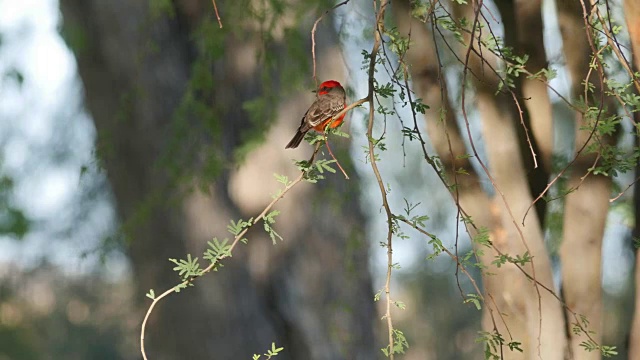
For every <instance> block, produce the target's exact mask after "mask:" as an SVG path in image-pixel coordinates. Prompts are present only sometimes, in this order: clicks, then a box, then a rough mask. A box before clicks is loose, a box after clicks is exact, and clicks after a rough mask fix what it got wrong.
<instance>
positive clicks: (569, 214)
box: [556, 0, 616, 359]
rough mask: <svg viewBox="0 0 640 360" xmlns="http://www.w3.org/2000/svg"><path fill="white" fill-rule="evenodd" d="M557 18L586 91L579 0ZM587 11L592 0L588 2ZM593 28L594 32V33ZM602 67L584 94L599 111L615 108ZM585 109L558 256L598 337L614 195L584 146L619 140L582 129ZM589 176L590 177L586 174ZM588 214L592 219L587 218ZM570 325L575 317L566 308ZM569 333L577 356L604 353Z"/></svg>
mask: <svg viewBox="0 0 640 360" xmlns="http://www.w3.org/2000/svg"><path fill="white" fill-rule="evenodd" d="M556 5H557V8H558V23H559V24H560V32H561V35H562V40H563V51H564V55H565V59H566V61H567V68H568V70H569V73H570V74H571V95H572V99H573V100H574V101H576V100H579V99H581V98H582V97H584V95H583V94H584V81H585V79H586V77H587V73H588V72H589V71H590V70H589V69H590V64H589V62H590V59H591V56H592V51H593V50H592V48H591V46H590V45H589V41H588V38H587V33H586V31H591V29H585V22H584V17H585V15H584V13H583V11H584V10H583V8H582V5H581V3H580V2H576V1H569V0H559V1H557V2H556ZM584 6H585V7H586V9H587V11H589V9H590V3H589V2H586V1H585V2H584ZM594 34H595V33H594ZM600 71H602V69H601V68H600V69H599V70H596V71H593V73H592V76H591V77H590V78H589V81H590V82H591V83H592V84H593V85H594V91H593V95H592V98H590V99H584V100H585V101H587V102H588V104H589V106H602V108H603V112H602V113H601V115H600V116H601V117H602V118H605V117H606V116H608V115H610V114H613V113H615V111H616V110H615V109H616V104H615V102H614V101H611V100H612V99H609V98H607V97H604V102H603V101H601V100H600V99H601V94H602V91H604V90H603V89H602V85H601V80H600V79H601V77H600V76H602V75H600V74H599V73H600ZM589 125H590V124H588V123H587V120H585V116H584V114H582V113H578V112H576V113H575V149H576V156H577V159H576V161H575V162H574V164H573V166H572V167H571V168H570V169H569V171H570V172H569V180H568V182H567V186H568V188H569V189H576V191H573V192H571V193H570V194H568V195H567V196H566V199H565V213H564V226H563V236H562V244H561V246H560V259H561V261H562V293H563V297H564V299H565V302H566V304H567V306H568V307H569V308H570V309H571V310H573V311H574V312H576V313H578V314H580V315H583V316H585V317H586V318H587V319H588V320H589V326H588V330H589V331H593V332H594V333H593V334H591V337H592V338H593V340H595V341H596V342H597V343H600V342H601V339H602V329H603V327H602V286H601V284H602V275H601V274H602V239H603V237H604V229H605V225H606V220H607V214H608V212H609V198H610V195H611V177H608V176H602V175H593V174H589V176H586V175H587V173H588V172H589V169H590V168H591V167H593V166H594V165H595V164H596V154H595V153H587V151H584V150H583V151H582V152H581V153H580V154H577V151H579V150H580V149H581V148H583V146H585V144H586V143H587V142H588V143H589V144H592V143H593V142H595V141H602V142H603V143H609V144H615V141H616V136H615V135H614V136H608V137H604V138H602V139H599V140H598V139H597V137H598V135H597V134H594V135H593V136H592V137H591V138H590V136H591V130H590V129H589V130H585V129H581V128H582V127H584V126H589ZM589 138H590V139H589ZM585 176H586V177H585ZM585 219H588V221H585ZM567 316H568V318H569V324H567V326H569V327H570V328H571V326H572V325H571V324H572V323H574V322H575V321H576V320H575V318H574V317H573V315H572V314H567ZM567 333H568V334H569V337H570V356H571V357H572V358H575V359H600V357H601V355H600V353H599V352H596V351H592V352H587V351H585V349H584V348H583V347H581V346H580V343H582V342H583V341H586V340H587V338H586V336H585V335H575V334H573V332H572V331H569V330H568V331H567Z"/></svg>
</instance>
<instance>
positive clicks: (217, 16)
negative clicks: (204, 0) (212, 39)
mask: <svg viewBox="0 0 640 360" xmlns="http://www.w3.org/2000/svg"><path fill="white" fill-rule="evenodd" d="M211 2H212V3H213V10H215V12H216V18H218V25H220V29H222V19H220V14H218V6H217V5H216V0H211Z"/></svg>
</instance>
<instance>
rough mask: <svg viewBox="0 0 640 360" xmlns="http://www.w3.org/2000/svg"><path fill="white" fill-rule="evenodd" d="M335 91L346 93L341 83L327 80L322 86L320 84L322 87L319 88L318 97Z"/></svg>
mask: <svg viewBox="0 0 640 360" xmlns="http://www.w3.org/2000/svg"><path fill="white" fill-rule="evenodd" d="M333 90H342V91H343V92H344V89H343V88H342V85H340V83H339V82H337V81H335V80H327V81H325V82H323V83H322V84H320V87H319V88H318V95H324V94H327V93H329V92H331V91H333Z"/></svg>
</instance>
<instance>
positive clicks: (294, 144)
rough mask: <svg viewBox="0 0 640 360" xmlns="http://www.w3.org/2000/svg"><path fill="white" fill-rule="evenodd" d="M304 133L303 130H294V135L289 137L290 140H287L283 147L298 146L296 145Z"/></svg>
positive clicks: (293, 147) (292, 147) (291, 147)
mask: <svg viewBox="0 0 640 360" xmlns="http://www.w3.org/2000/svg"><path fill="white" fill-rule="evenodd" d="M304 134H305V133H303V132H301V131H299V130H298V132H296V135H295V136H294V137H293V139H291V141H289V143H288V144H287V146H286V147H285V149H295V148H297V147H298V145H300V142H301V141H302V139H304Z"/></svg>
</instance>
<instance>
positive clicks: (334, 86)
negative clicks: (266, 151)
mask: <svg viewBox="0 0 640 360" xmlns="http://www.w3.org/2000/svg"><path fill="white" fill-rule="evenodd" d="M346 98H347V96H346V93H345V92H344V88H343V87H342V85H340V83H339V82H337V81H335V80H327V81H325V82H323V83H322V84H320V87H319V88H318V91H317V94H316V101H314V102H313V104H311V106H310V107H309V110H307V112H306V113H305V114H304V116H303V117H302V121H301V122H300V127H299V128H298V131H297V132H296V134H295V135H294V137H293V139H291V141H289V143H288V144H287V146H286V147H285V149H295V148H297V147H298V145H300V142H301V141H302V139H303V138H304V134H306V133H307V132H308V131H309V130H311V129H314V130H316V131H318V132H323V131H324V129H325V127H326V126H327V124H328V123H329V122H330V121H331V119H332V118H333V117H334V116H336V115H337V114H338V113H339V112H340V111H342V110H344V108H345V107H347V103H346ZM344 116H345V114H342V115H341V116H340V117H339V118H337V119H335V120H333V122H332V123H331V124H330V125H329V127H330V128H332V129H333V128H336V127H338V126H339V125H340V124H342V121H344Z"/></svg>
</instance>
